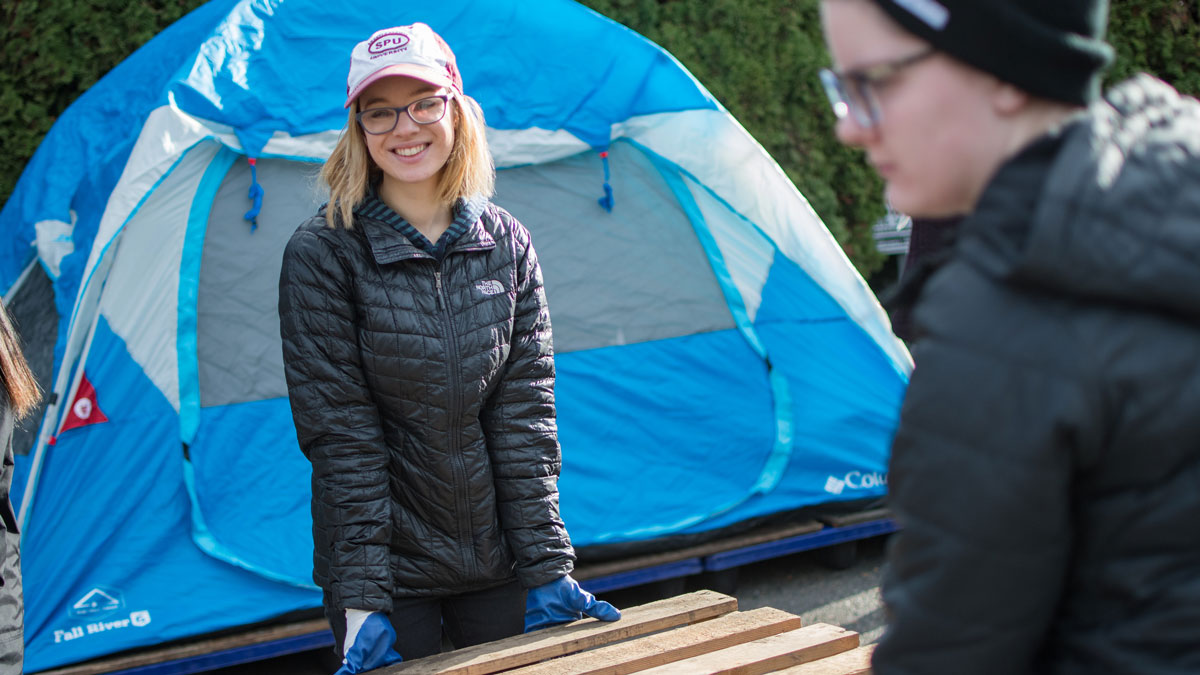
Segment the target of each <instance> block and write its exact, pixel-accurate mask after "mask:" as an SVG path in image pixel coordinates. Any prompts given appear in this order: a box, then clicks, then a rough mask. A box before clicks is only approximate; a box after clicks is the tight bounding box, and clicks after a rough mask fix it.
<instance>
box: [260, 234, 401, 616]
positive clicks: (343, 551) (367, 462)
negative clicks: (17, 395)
mask: <svg viewBox="0 0 1200 675" xmlns="http://www.w3.org/2000/svg"><path fill="white" fill-rule="evenodd" d="M279 321H280V334H281V337H282V338H283V362H284V370H285V375H286V377H287V385H288V395H289V397H290V400H291V406H292V418H293V420H294V422H295V425H296V436H297V439H298V440H299V442H300V449H301V450H302V451H303V452H304V454H305V456H306V457H308V459H309V461H310V462H311V463H312V471H313V473H312V515H313V540H314V545H315V547H316V550H315V552H314V555H315V557H316V558H322V557H326V558H327V560H328V579H326V580H324V581H323V580H321V579H318V582H319V583H321V582H322V581H323V583H321V585H322V586H323V587H325V589H326V591H327V592H329V593H330V594H331V596H332V602H333V604H334V606H335V607H336V608H337V609H339V610H341V609H347V608H354V609H362V610H378V611H384V612H390V611H391V602H392V600H391V574H390V567H389V541H390V533H391V510H390V508H391V507H390V500H389V488H388V456H387V450H386V447H385V445H384V440H383V433H382V430H381V426H380V421H379V412H378V409H377V408H376V405H375V401H374V399H373V398H372V396H371V392H370V390H369V388H368V386H367V383H366V379H365V377H364V375H363V366H362V361H361V354H360V352H359V348H358V337H357V317H356V308H355V306H354V298H353V293H352V289H351V278H350V275H349V272H348V270H347V268H346V266H345V265H344V264H343V262H342V261H341V260H340V259H339V257H338V255H337V254H336V252H335V251H334V249H333V248H332V246H331V245H330V244H329V243H328V242H327V241H325V240H323V239H322V238H321V237H320V236H318V234H317V233H316V232H312V231H306V230H303V229H302V230H300V231H298V232H297V233H296V234H295V235H293V237H292V239H291V241H290V242H289V243H288V246H287V248H286V249H285V252H284V259H283V268H282V271H281V273H280V280H279ZM320 567H321V565H320V564H318V565H317V568H318V570H320ZM318 574H319V572H318Z"/></svg>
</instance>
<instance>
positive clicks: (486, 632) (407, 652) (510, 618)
mask: <svg viewBox="0 0 1200 675" xmlns="http://www.w3.org/2000/svg"><path fill="white" fill-rule="evenodd" d="M325 616H326V617H327V618H328V619H329V624H330V626H331V627H332V628H333V638H334V646H333V649H334V651H336V652H337V653H338V658H339V659H340V658H341V657H342V654H341V652H342V643H343V642H345V639H346V613H345V612H342V611H337V612H331V611H330V607H329V596H328V595H326V596H325ZM388 618H389V619H391V621H392V627H393V628H395V629H396V651H397V652H399V653H400V656H402V657H404V660H405V661H411V660H412V659H419V658H421V657H422V656H429V655H431V654H437V653H439V652H441V651H442V631H443V630H444V631H445V634H446V637H447V638H448V639H449V640H450V644H452V645H454V648H455V649H462V648H463V647H470V646H471V645H477V644H480V643H483V642H491V641H492V640H499V639H501V638H506V637H511V636H513V635H519V634H520V633H521V632H523V631H524V630H525V589H524V588H523V587H522V586H521V584H520V583H518V582H516V581H512V582H509V583H507V584H504V585H503V586H497V587H495V588H489V589H486V590H482V591H475V592H473V593H463V594H461V595H451V596H447V597H440V598H394V599H393V600H392V613H391V615H390V616H389V617H388Z"/></svg>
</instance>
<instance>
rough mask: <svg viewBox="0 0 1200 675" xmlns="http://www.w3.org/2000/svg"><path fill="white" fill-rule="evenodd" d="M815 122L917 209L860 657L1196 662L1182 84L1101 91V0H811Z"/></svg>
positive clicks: (1152, 667) (1192, 187) (1191, 246)
mask: <svg viewBox="0 0 1200 675" xmlns="http://www.w3.org/2000/svg"><path fill="white" fill-rule="evenodd" d="M821 10H822V24H823V29H824V32H825V37H826V41H827V44H828V46H829V49H830V52H831V54H832V57H833V62H834V67H835V69H832V70H826V71H823V72H822V74H821V77H822V81H823V83H824V85H825V87H826V91H827V93H828V94H829V97H830V101H831V103H832V105H833V109H834V113H835V115H836V116H837V118H838V121H837V130H836V132H837V135H838V138H839V139H840V140H841V141H842V142H843V143H845V144H847V145H851V146H854V147H858V148H861V149H863V150H864V151H865V153H866V156H867V159H868V160H869V161H870V162H871V163H872V164H873V165H874V167H875V168H876V169H877V170H878V172H879V173H880V175H881V176H882V177H883V179H884V181H885V183H886V186H887V187H886V191H887V198H888V200H889V201H890V202H891V203H892V204H893V205H894V206H895V208H896V209H897V210H899V211H902V212H904V213H907V214H910V215H911V216H913V217H914V218H955V217H959V216H961V217H962V220H961V221H960V222H959V224H958V225H957V227H956V232H957V236H956V241H955V242H954V244H953V245H952V247H950V248H949V249H947V251H946V254H945V255H943V256H940V258H941V259H940V260H935V261H933V262H935V263H936V264H934V265H931V266H927V269H926V270H925V272H924V273H923V274H919V275H917V274H914V275H911V276H910V277H908V278H907V279H906V280H905V282H904V284H905V288H904V289H903V291H902V295H903V297H904V298H906V302H907V303H909V305H910V307H909V310H910V312H909V314H910V318H911V325H912V331H913V334H914V337H915V338H916V342H915V343H914V352H913V356H914V360H915V361H916V364H917V366H916V370H915V371H914V374H913V377H912V380H911V383H910V385H909V389H908V393H907V396H906V398H905V401H904V406H903V410H902V414H901V419H900V425H899V429H898V432H897V434H896V437H895V441H894V444H893V448H892V459H891V467H890V475H889V489H890V492H891V495H890V504H891V508H892V511H893V512H894V514H895V517H896V518H897V520H898V522H899V524H900V526H901V528H902V529H901V532H900V533H899V534H898V535H897V536H896V539H895V541H894V542H893V544H892V547H891V549H890V551H889V558H888V565H887V568H886V572H885V576H884V582H883V599H884V603H885V606H886V608H887V610H888V613H889V627H888V629H887V631H886V632H885V634H884V636H883V638H882V639H881V641H880V644H879V646H878V648H877V649H876V651H875V655H874V672H875V673H876V674H877V675H894V674H898V673H955V674H963V675H968V674H969V675H987V674H990V673H997V674H999V673H1004V674H1020V675H1025V674H1029V673H1035V674H1037V673H1063V674H1066V673H1087V674H1089V675H1094V674H1104V673H1120V674H1122V675H1125V674H1132V673H1163V674H1167V673H1179V674H1182V673H1193V674H1194V673H1200V526H1198V525H1197V524H1198V523H1200V103H1198V102H1197V101H1196V100H1194V99H1192V98H1189V97H1185V96H1181V95H1180V94H1178V93H1177V92H1176V91H1175V90H1174V89H1172V88H1171V87H1170V86H1168V85H1167V84H1165V83H1163V82H1161V81H1159V80H1156V79H1154V78H1152V77H1150V76H1148V75H1139V76H1137V77H1135V78H1133V79H1132V80H1130V81H1127V82H1124V83H1122V84H1120V85H1118V86H1117V87H1115V88H1114V89H1113V90H1111V91H1110V92H1109V93H1108V95H1107V96H1105V97H1103V98H1101V97H1100V95H1099V94H1100V84H1099V83H1100V73H1101V71H1102V69H1103V68H1104V67H1105V66H1106V65H1107V63H1108V62H1109V61H1110V60H1111V57H1112V50H1111V48H1110V47H1109V46H1108V45H1107V44H1106V43H1105V42H1104V40H1103V33H1104V28H1105V25H1106V20H1107V17H1106V15H1107V3H1106V2H1104V1H1103V0H1059V1H1055V2H1045V1H1043V0H1010V1H1007V2H1005V1H1001V0H822V3H821Z"/></svg>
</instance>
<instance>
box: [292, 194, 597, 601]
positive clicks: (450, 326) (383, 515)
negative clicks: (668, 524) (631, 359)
mask: <svg viewBox="0 0 1200 675" xmlns="http://www.w3.org/2000/svg"><path fill="white" fill-rule="evenodd" d="M279 315H280V330H281V334H282V337H283V354H284V364H285V369H286V375H287V383H288V393H289V395H290V398H291V405H292V415H293V418H294V421H295V424H296V433H297V436H298V438H299V442H300V447H301V449H302V450H303V451H304V453H305V455H306V456H307V457H308V459H309V460H310V461H311V463H312V467H313V475H312V496H313V500H312V515H313V540H314V542H313V543H314V547H315V552H314V571H313V577H314V579H315V580H316V582H317V583H318V584H319V585H320V586H321V587H322V588H324V589H325V590H326V591H327V593H329V595H330V596H331V598H332V600H331V601H332V603H333V604H334V606H335V608H336V609H345V608H355V609H363V610H378V611H384V612H387V611H390V610H391V601H392V598H393V597H408V596H432V595H446V594H454V593H461V592H468V591H472V590H478V589H482V588H487V587H490V586H495V585H498V584H500V583H503V582H505V581H508V580H511V579H512V578H513V577H514V575H515V576H516V577H517V578H519V579H520V581H521V582H522V583H523V584H524V585H525V586H526V587H533V586H538V585H541V584H543V583H546V582H549V581H552V580H553V579H555V578H557V577H560V576H562V575H563V574H566V573H568V572H570V571H571V569H572V565H573V561H574V551H573V549H572V548H571V543H570V539H569V538H568V536H567V532H566V529H565V528H564V526H563V523H562V520H561V519H560V517H559V512H558V490H557V481H558V474H559V467H560V453H559V446H558V437H557V426H556V423H555V414H554V359H553V353H552V348H551V339H550V317H549V313H548V311H547V308H546V298H545V292H544V290H543V288H542V277H541V270H540V268H539V266H538V263H537V256H536V254H535V253H534V250H533V247H532V246H531V244H530V240H529V233H528V231H526V229H525V228H524V227H523V226H522V225H521V224H520V223H518V222H517V221H516V220H515V219H514V218H513V217H512V216H510V215H509V214H508V213H506V212H505V211H504V210H502V209H500V208H499V207H497V206H495V205H491V204H489V205H488V206H487V208H486V209H485V211H484V214H483V215H482V217H481V218H480V219H479V220H478V221H476V222H475V224H474V225H472V226H471V228H470V229H469V230H468V231H467V232H466V233H465V234H463V235H462V236H461V237H460V238H459V239H458V240H457V241H456V242H454V243H453V244H451V246H450V247H449V249H448V250H447V252H446V255H445V257H444V258H443V259H442V260H441V262H438V261H437V260H436V259H434V258H433V257H432V256H430V255H429V254H428V253H426V252H424V251H422V250H421V249H419V248H417V247H415V246H413V245H412V244H411V243H410V242H409V241H408V240H407V239H406V238H405V237H404V236H403V235H401V234H400V233H399V232H398V231H396V230H395V229H394V228H392V227H390V226H388V225H386V224H384V223H382V222H380V221H378V220H374V219H372V218H369V217H366V216H364V215H363V214H357V216H356V220H355V224H354V229H351V230H347V229H343V228H337V229H334V228H331V227H329V226H328V225H327V224H326V219H325V211H324V209H322V210H321V211H320V212H319V213H318V214H317V215H316V216H315V217H313V218H312V219H310V220H309V221H308V222H306V223H305V224H303V225H302V226H300V228H299V229H298V230H297V231H296V233H295V234H294V235H293V236H292V238H291V240H290V241H289V242H288V245H287V248H286V250H285V252H284V260H283V269H282V272H281V276H280V284H279Z"/></svg>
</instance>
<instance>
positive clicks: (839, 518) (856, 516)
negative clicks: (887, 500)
mask: <svg viewBox="0 0 1200 675" xmlns="http://www.w3.org/2000/svg"><path fill="white" fill-rule="evenodd" d="M891 517H892V512H891V511H889V510H888V509H887V507H881V508H878V509H870V510H867V511H858V512H855V513H839V514H835V515H828V516H821V517H820V518H818V520H820V521H821V522H823V523H825V524H827V525H829V526H830V527H845V526H847V525H858V524H860V523H869V522H871V521H872V520H883V519H884V518H891Z"/></svg>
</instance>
